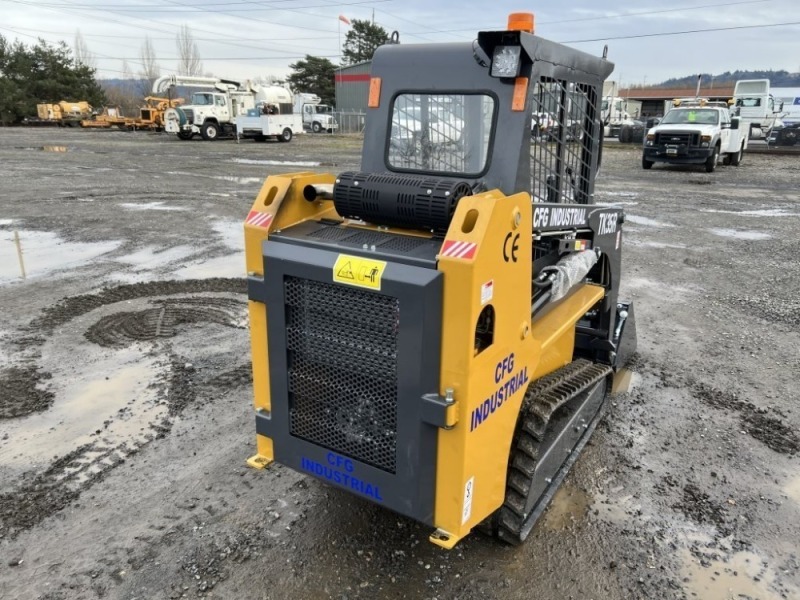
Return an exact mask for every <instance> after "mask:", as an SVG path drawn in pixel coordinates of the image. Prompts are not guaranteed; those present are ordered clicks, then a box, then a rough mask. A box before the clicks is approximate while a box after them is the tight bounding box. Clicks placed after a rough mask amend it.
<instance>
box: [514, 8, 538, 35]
mask: <svg viewBox="0 0 800 600" xmlns="http://www.w3.org/2000/svg"><path fill="white" fill-rule="evenodd" d="M534 23H535V21H534V17H533V13H522V12H520V13H511V14H510V15H508V30H509V31H527V32H528V33H533V29H534Z"/></svg>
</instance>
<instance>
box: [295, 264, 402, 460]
mask: <svg viewBox="0 0 800 600" xmlns="http://www.w3.org/2000/svg"><path fill="white" fill-rule="evenodd" d="M284 289H285V302H286V348H287V364H288V366H289V373H288V376H289V418H290V432H291V434H292V435H293V436H296V437H299V438H302V439H304V440H307V441H309V442H312V443H314V444H317V445H320V446H323V447H325V448H328V449H330V450H334V451H335V452H338V453H340V454H344V455H346V456H349V457H351V458H354V459H356V460H359V461H361V462H365V463H367V464H370V465H373V466H375V467H378V468H379V469H383V470H384V471H388V472H390V473H394V472H395V454H396V445H397V444H396V440H397V334H398V329H399V326H400V303H399V301H398V300H397V299H396V298H392V297H390V296H384V295H381V294H375V293H372V292H368V291H364V290H359V289H356V288H350V287H346V286H341V285H333V284H329V283H321V282H318V281H311V280H308V279H300V278H297V277H287V278H286V279H285V282H284Z"/></svg>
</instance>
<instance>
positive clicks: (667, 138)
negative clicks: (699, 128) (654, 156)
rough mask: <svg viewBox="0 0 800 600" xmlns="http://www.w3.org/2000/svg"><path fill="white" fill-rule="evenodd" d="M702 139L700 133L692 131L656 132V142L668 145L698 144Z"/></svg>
mask: <svg viewBox="0 0 800 600" xmlns="http://www.w3.org/2000/svg"><path fill="white" fill-rule="evenodd" d="M699 141H700V134H698V133H691V132H683V131H681V132H677V131H676V132H675V133H670V132H669V131H659V132H658V133H657V134H656V144H664V145H666V146H697V145H698V142H699Z"/></svg>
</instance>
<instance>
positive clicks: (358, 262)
mask: <svg viewBox="0 0 800 600" xmlns="http://www.w3.org/2000/svg"><path fill="white" fill-rule="evenodd" d="M385 268H386V262H384V261H382V260H373V259H371V258H362V257H360V256H350V255H348V254H340V255H339V258H337V259H336V264H335V265H333V280H334V281H335V282H337V283H344V284H346V285H357V286H358V287H365V288H369V289H371V290H379V289H381V276H382V275H383V270H384V269H385Z"/></svg>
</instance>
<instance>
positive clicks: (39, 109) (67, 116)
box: [36, 100, 92, 127]
mask: <svg viewBox="0 0 800 600" xmlns="http://www.w3.org/2000/svg"><path fill="white" fill-rule="evenodd" d="M36 113H37V116H38V123H40V124H48V123H52V124H55V125H59V126H60V127H77V126H78V125H80V122H81V121H82V120H83V119H88V118H90V117H91V115H92V106H91V105H90V104H89V103H88V102H85V101H83V100H81V101H79V102H67V101H66V100H62V101H61V102H59V103H58V104H37V105H36Z"/></svg>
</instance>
